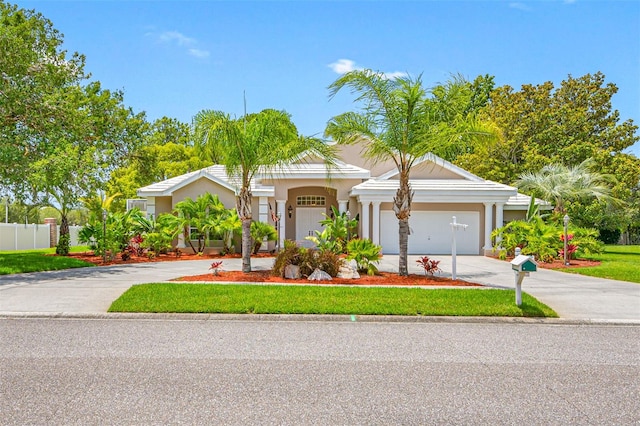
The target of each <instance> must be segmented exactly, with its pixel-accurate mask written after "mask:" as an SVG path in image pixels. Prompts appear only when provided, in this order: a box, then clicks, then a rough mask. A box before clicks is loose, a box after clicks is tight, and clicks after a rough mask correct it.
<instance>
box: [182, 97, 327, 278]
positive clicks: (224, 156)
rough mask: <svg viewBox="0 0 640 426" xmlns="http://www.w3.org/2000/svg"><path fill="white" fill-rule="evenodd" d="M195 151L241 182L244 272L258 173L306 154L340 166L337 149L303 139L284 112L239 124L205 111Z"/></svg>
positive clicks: (238, 205) (260, 115)
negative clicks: (306, 152) (254, 189)
mask: <svg viewBox="0 0 640 426" xmlns="http://www.w3.org/2000/svg"><path fill="white" fill-rule="evenodd" d="M194 127H195V132H194V137H195V146H196V148H197V149H198V151H199V152H201V153H204V155H205V157H206V158H207V159H208V160H211V161H213V162H214V163H216V164H221V165H224V166H225V168H226V170H227V174H228V175H229V176H230V177H231V178H232V179H236V182H237V183H236V185H237V189H236V209H237V211H238V216H239V217H240V220H241V221H242V271H243V272H250V271H251V247H252V242H251V222H252V213H251V181H252V180H253V178H254V177H255V176H256V174H257V173H258V172H269V171H270V170H273V169H275V168H277V167H278V166H283V165H285V164H290V163H292V162H294V161H295V160H296V159H299V158H300V157H301V154H302V153H303V152H305V151H310V152H311V153H312V154H314V155H315V156H318V157H320V158H324V159H325V161H327V162H328V163H329V164H333V162H334V158H335V155H334V148H333V147H331V146H328V145H326V144H325V143H324V142H322V141H321V140H319V139H315V138H307V137H302V136H299V135H298V130H297V129H296V127H295V125H294V124H293V123H292V122H291V117H290V116H289V114H287V113H286V112H284V111H276V110H273V109H265V110H263V111H261V112H259V113H257V114H248V115H245V116H243V117H240V118H239V119H233V118H231V117H230V116H229V115H228V114H226V113H223V112H221V111H210V110H205V111H201V112H199V113H198V114H197V115H196V116H195V118H194Z"/></svg>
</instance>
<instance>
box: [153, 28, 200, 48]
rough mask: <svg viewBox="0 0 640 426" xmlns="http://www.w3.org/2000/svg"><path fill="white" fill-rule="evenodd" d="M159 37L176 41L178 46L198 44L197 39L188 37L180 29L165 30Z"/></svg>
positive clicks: (163, 39)
mask: <svg viewBox="0 0 640 426" xmlns="http://www.w3.org/2000/svg"><path fill="white" fill-rule="evenodd" d="M158 38H159V39H160V40H161V41H164V42H167V43H170V42H174V41H175V42H176V44H177V45H178V46H193V45H194V44H196V40H195V39H193V38H191V37H187V36H186V35H184V34H182V33H180V32H178V31H165V32H163V33H161V34H160V35H159V36H158Z"/></svg>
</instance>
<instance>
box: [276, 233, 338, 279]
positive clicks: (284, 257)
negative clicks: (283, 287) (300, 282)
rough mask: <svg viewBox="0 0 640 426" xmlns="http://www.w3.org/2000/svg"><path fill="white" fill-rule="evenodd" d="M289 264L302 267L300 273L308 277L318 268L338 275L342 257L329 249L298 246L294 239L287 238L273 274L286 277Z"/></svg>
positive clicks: (277, 258)
mask: <svg viewBox="0 0 640 426" xmlns="http://www.w3.org/2000/svg"><path fill="white" fill-rule="evenodd" d="M287 265H296V266H299V267H300V274H301V275H302V276H303V277H308V276H309V275H310V274H311V273H312V272H313V271H315V270H316V269H320V270H321V271H324V272H326V273H327V274H329V275H331V276H332V277H335V276H337V275H338V271H339V270H340V266H342V259H341V258H340V256H339V255H338V254H336V253H333V252H331V251H329V250H314V249H308V248H304V247H298V246H297V245H296V243H295V242H294V241H291V240H285V242H284V248H283V249H282V250H281V251H280V253H278V256H277V257H276V260H275V261H274V264H273V272H272V273H273V275H275V276H279V277H281V278H284V270H285V268H286V267H287Z"/></svg>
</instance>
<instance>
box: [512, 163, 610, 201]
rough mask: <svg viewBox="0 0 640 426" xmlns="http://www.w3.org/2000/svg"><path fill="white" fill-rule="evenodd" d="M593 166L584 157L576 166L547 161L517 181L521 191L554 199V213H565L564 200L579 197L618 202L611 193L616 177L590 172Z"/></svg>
mask: <svg viewBox="0 0 640 426" xmlns="http://www.w3.org/2000/svg"><path fill="white" fill-rule="evenodd" d="M594 166H595V164H594V161H593V160H592V159H586V160H585V161H583V162H582V163H580V164H578V165H576V166H565V165H563V164H556V163H553V164H548V165H546V166H544V167H543V168H542V169H540V171H538V172H536V173H533V172H525V173H523V174H522V175H520V179H518V180H517V181H516V186H517V187H518V188H519V189H521V190H522V191H526V192H530V193H531V194H533V195H535V196H537V197H540V198H542V199H544V200H547V201H553V203H554V204H555V208H554V211H555V212H556V213H565V210H566V209H565V201H570V200H577V199H580V198H593V197H595V198H597V199H598V200H603V201H618V200H616V199H615V198H614V197H613V196H612V195H611V184H612V183H614V182H615V178H614V177H613V176H611V175H603V174H600V173H598V172H593V171H591V170H592V168H593V167H594Z"/></svg>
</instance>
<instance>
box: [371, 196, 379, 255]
mask: <svg viewBox="0 0 640 426" xmlns="http://www.w3.org/2000/svg"><path fill="white" fill-rule="evenodd" d="M371 204H373V215H372V216H373V217H372V218H371V222H372V228H373V229H372V236H371V241H372V242H373V244H377V245H380V201H373V202H372V203H371Z"/></svg>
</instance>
